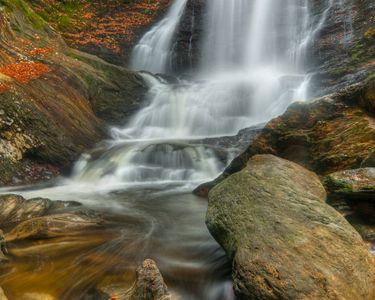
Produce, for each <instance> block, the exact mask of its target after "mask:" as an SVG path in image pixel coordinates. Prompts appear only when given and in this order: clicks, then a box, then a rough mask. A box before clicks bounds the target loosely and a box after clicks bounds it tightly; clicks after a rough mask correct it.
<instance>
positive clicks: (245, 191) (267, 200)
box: [206, 155, 375, 300]
mask: <svg viewBox="0 0 375 300" xmlns="http://www.w3.org/2000/svg"><path fill="white" fill-rule="evenodd" d="M325 199H326V192H325V189H324V188H323V186H322V184H321V182H320V180H319V178H318V176H317V175H315V174H314V173H312V172H310V171H308V170H306V169H304V168H303V167H301V166H299V165H297V164H295V163H293V162H290V161H287V160H284V159H281V158H277V157H275V156H272V155H256V156H254V157H252V158H251V159H250V160H249V162H248V163H247V165H246V167H245V168H244V169H243V170H242V171H240V172H238V173H235V174H233V175H231V176H230V177H228V178H227V179H225V180H224V181H222V182H221V183H220V184H218V185H217V186H215V187H214V188H213V189H212V190H211V191H210V193H209V206H208V211H207V219H206V223H207V226H208V228H209V230H210V232H211V233H212V234H213V236H214V237H215V238H216V240H217V241H218V242H219V243H220V244H221V245H222V246H223V248H224V249H225V250H226V252H227V254H228V256H229V257H230V259H232V260H233V280H234V288H235V291H236V293H237V294H238V295H239V297H240V299H275V300H276V299H342V300H344V299H345V300H349V299H350V300H356V299H358V300H370V299H374V298H375V264H374V258H373V257H372V256H371V254H370V251H369V249H368V247H367V246H365V244H364V242H363V241H362V239H361V237H360V236H359V234H358V233H357V232H356V231H355V230H354V229H353V228H352V227H351V226H350V225H349V223H348V222H347V221H346V220H345V219H344V218H343V217H342V216H341V215H340V214H339V213H338V212H337V211H336V210H334V209H333V208H331V207H330V206H329V205H327V204H326V203H325Z"/></svg>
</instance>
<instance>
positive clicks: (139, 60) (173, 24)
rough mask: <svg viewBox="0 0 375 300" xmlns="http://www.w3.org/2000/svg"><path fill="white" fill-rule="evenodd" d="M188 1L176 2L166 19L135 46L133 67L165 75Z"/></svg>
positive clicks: (178, 0)
mask: <svg viewBox="0 0 375 300" xmlns="http://www.w3.org/2000/svg"><path fill="white" fill-rule="evenodd" d="M186 3H187V0H177V1H175V2H174V3H173V4H172V6H171V8H170V9H169V11H168V13H167V15H166V17H165V18H164V19H162V20H161V21H160V22H159V23H158V24H156V25H155V26H154V27H153V28H152V29H151V30H150V31H149V32H147V33H146V34H145V35H144V36H143V38H142V39H141V40H140V42H139V43H138V44H137V45H136V46H135V48H134V50H133V53H132V58H131V67H132V68H133V69H134V70H146V71H149V72H152V73H165V72H166V71H167V69H168V59H169V58H170V57H171V43H172V39H173V35H174V33H175V32H176V29H177V27H178V24H179V21H180V19H181V16H182V14H183V12H184V9H185V6H186Z"/></svg>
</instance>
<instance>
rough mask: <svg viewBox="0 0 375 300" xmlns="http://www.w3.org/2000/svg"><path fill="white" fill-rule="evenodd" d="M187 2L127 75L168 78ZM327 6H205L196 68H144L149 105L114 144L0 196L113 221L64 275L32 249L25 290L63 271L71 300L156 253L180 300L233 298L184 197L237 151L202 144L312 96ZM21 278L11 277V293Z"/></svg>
mask: <svg viewBox="0 0 375 300" xmlns="http://www.w3.org/2000/svg"><path fill="white" fill-rule="evenodd" d="M187 3H188V1H187V0H174V1H173V2H172V5H171V7H170V9H169V11H168V12H167V14H166V16H165V18H164V19H162V20H161V21H160V22H159V23H157V24H156V25H155V26H153V28H151V29H150V31H149V32H147V33H146V34H145V35H144V36H143V37H142V39H141V40H140V41H139V43H138V45H137V46H136V47H135V48H134V51H133V53H132V62H131V67H132V68H133V69H134V70H143V71H148V72H151V73H168V71H169V70H170V69H171V64H173V61H172V60H171V53H172V48H173V40H174V37H175V35H176V34H177V33H178V28H179V24H180V22H181V18H182V17H183V16H184V12H185V8H186V5H187ZM332 5H333V1H331V0H328V1H327V6H326V9H325V10H324V11H323V13H322V15H320V16H318V17H314V18H312V16H310V15H309V1H308V0H283V1H282V0H207V7H206V10H205V12H204V14H203V15H202V16H199V17H201V18H205V20H204V24H205V26H204V29H203V36H202V45H201V50H202V53H201V57H200V64H199V66H198V68H197V69H198V71H197V72H196V73H195V74H194V76H193V77H192V78H190V79H189V80H186V79H184V80H182V79H176V80H173V82H169V81H167V80H165V79H163V77H161V76H153V75H151V74H150V73H147V72H143V73H142V76H143V78H144V80H145V82H146V83H147V84H148V86H149V92H148V94H147V99H146V101H145V102H146V103H149V104H148V105H147V106H146V107H144V108H143V109H141V110H140V111H139V112H137V113H136V114H135V115H134V117H133V118H132V119H131V120H130V122H129V123H128V124H127V125H126V126H125V127H122V128H113V129H112V131H111V133H112V140H110V141H107V142H106V144H105V145H104V146H102V147H100V148H99V149H97V150H96V151H93V153H92V154H91V155H89V154H85V155H82V157H81V159H80V160H79V161H78V162H77V163H76V165H75V167H74V171H73V174H72V176H71V177H69V178H63V179H59V180H58V181H57V183H55V184H53V185H50V186H41V187H38V186H35V187H32V188H30V187H26V188H24V189H22V190H20V189H18V188H11V189H3V191H2V192H3V193H4V192H17V193H20V194H22V195H24V196H25V197H27V198H30V197H47V198H50V199H53V200H76V201H79V202H81V203H83V204H84V206H85V207H86V208H90V209H93V210H95V211H99V212H100V213H101V214H103V215H104V216H106V218H107V220H111V222H110V223H109V224H110V226H108V224H107V228H106V230H107V232H108V237H106V240H105V243H104V244H102V245H101V246H100V247H98V248H95V249H89V250H88V251H87V252H84V253H81V252H79V251H81V250H74V249H69V250H70V251H71V253H73V254H74V255H79V256H78V258H77V259H74V260H73V259H72V260H69V261H63V262H62V263H63V264H62V265H63V266H64V267H63V268H58V267H53V263H51V262H55V260H54V258H50V257H49V256H48V255H47V254H45V253H43V255H40V254H38V255H39V256H40V257H43V259H40V260H39V259H38V261H37V262H35V261H33V263H34V264H35V266H33V267H29V268H28V269H27V270H30V273H27V272H26V275H27V276H25V278H27V280H25V285H26V288H29V286H32V285H33V282H32V280H31V279H32V276H31V273H32V272H34V270H37V271H38V272H39V273H40V272H41V273H45V274H47V275H46V277H48V276H49V274H50V273H51V274H55V275H56V276H60V277H61V274H62V273H63V276H64V278H68V279H69V280H68V281H67V282H71V286H70V288H66V286H64V289H63V291H64V293H63V297H61V299H79V298H77V297H76V295H77V293H78V294H79V295H84V294H85V292H86V291H87V290H86V289H87V288H88V287H91V286H95V284H96V281H94V280H93V278H94V279H95V280H98V279H101V278H102V277H103V276H107V275H108V273H110V272H111V271H113V270H118V269H119V268H120V269H121V270H127V271H129V270H132V271H134V269H135V267H136V265H137V264H139V263H140V262H141V261H142V260H143V259H144V258H148V257H152V258H154V259H155V260H156V261H157V263H158V265H159V267H160V268H161V271H162V273H163V275H164V276H165V277H166V278H167V280H169V282H168V283H170V284H169V287H170V288H171V290H172V291H177V292H178V294H179V295H180V296H181V299H193V300H231V299H234V295H233V291H232V289H231V283H230V280H229V278H228V275H229V272H230V270H229V268H226V267H225V266H226V265H227V259H226V257H225V256H224V253H223V251H222V250H221V249H220V248H219V246H218V245H217V244H216V242H215V241H214V240H213V238H212V237H211V236H210V234H209V233H208V231H207V228H206V227H205V225H204V212H205V210H206V202H204V201H203V200H201V199H197V198H196V197H194V196H193V195H192V194H191V193H190V192H191V191H192V189H193V188H194V187H196V186H197V185H199V184H200V183H203V182H206V181H209V180H212V179H213V178H215V177H216V176H217V175H218V174H219V173H220V172H221V171H222V170H223V168H224V167H225V166H226V164H228V163H229V161H230V160H231V158H233V155H234V154H235V153H236V152H235V151H236V149H231V145H227V147H226V148H227V149H224V150H225V151H223V149H218V148H217V147H216V146H214V145H213V144H210V143H208V142H206V141H203V139H204V138H207V137H215V138H218V137H221V136H226V135H236V134H237V133H238V131H239V130H240V129H242V128H246V127H249V126H252V125H255V124H260V123H263V122H266V121H268V120H269V119H271V118H272V117H275V116H277V115H279V114H281V113H283V112H284V111H285V109H286V108H287V107H288V105H290V104H291V103H292V102H294V101H305V100H306V99H308V98H309V80H310V74H309V73H308V71H307V69H306V63H307V62H308V49H309V47H310V46H311V44H312V43H313V42H314V39H315V38H316V37H317V35H318V33H319V31H320V30H321V29H322V28H323V27H324V23H325V21H326V19H327V16H328V13H329V11H330V9H331V7H332ZM237 151H238V149H237ZM186 192H187V193H186ZM96 234H103V232H102V231H100V230H98V232H95V235H96ZM77 239H78V240H80V239H81V240H86V239H87V237H86V236H82V237H80V236H78V237H77ZM51 243H52V244H51V248H53V246H54V245H53V240H51ZM72 245H73V246H72V247H73V248H74V243H73V244H72ZM46 249H47V247H46ZM76 252H77V253H76ZM101 256H103V257H104V258H105V259H103V260H98V261H97V262H96V264H95V265H94V266H93V267H94V269H95V272H93V274H92V275H90V276H93V277H92V278H91V277H90V276H82V275H81V274H91V273H90V271H92V270H87V269H86V268H87V266H86V265H85V264H81V265H79V263H80V262H81V261H84V259H85V258H86V257H89V258H92V257H95V258H97V257H99V258H100V257H101ZM79 258H81V260H80V259H79ZM108 258H109V260H108ZM59 259H61V255H60V256H58V257H57V258H56V261H58V260H59ZM98 264H99V266H98ZM57 265H58V264H57ZM46 266H47V267H46ZM89 267H92V266H89ZM87 271H88V272H87ZM86 272H87V273H86ZM8 275H9V274H8ZM8 275H7V276H8ZM18 275H19V274H18V273H17V272H15V273H14V276H11V277H10V281H11V280H12V278H13V280H14V282H15V285H14V286H15V287H17V284H20V283H19V282H20V280H19V278H18V277H17V276H18ZM51 276H52V275H51ZM60 277H58V278H60ZM29 278H31V279H30V280H31V281H30V282H29V281H28V280H29ZM0 279H1V278H0ZM82 282H83V283H84V284H83V283H82ZM82 285H83V286H84V287H85V289H83V288H82ZM3 287H4V286H3ZM15 290H17V289H15Z"/></svg>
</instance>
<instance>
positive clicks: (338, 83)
mask: <svg viewBox="0 0 375 300" xmlns="http://www.w3.org/2000/svg"><path fill="white" fill-rule="evenodd" d="M326 2H327V1H321V0H316V1H312V3H311V5H312V7H313V11H314V15H321V14H322V13H323V12H324V10H325V9H326V8H327V7H326V4H327V3H326ZM311 55H312V57H311V58H312V68H313V70H315V71H316V72H317V73H316V76H314V80H313V83H314V84H315V86H314V87H312V89H314V90H316V88H319V89H320V93H319V94H320V95H323V94H327V93H330V92H333V91H336V90H339V89H340V88H343V87H345V86H348V85H350V84H353V83H356V82H359V81H362V80H364V79H366V78H368V77H369V76H371V75H372V74H374V72H375V60H374V57H375V3H374V1H372V0H345V1H333V4H332V7H331V8H330V9H329V11H328V14H327V18H326V21H325V25H324V26H323V28H322V29H321V30H320V31H319V32H317V34H316V38H315V40H314V44H313V48H312V52H311Z"/></svg>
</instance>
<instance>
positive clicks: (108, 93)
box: [0, 0, 146, 184]
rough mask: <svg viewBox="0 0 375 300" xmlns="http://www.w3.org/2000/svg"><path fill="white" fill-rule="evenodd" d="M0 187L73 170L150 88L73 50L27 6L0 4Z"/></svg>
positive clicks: (111, 67) (115, 67)
mask: <svg viewBox="0 0 375 300" xmlns="http://www.w3.org/2000/svg"><path fill="white" fill-rule="evenodd" d="M0 4H1V5H0V173H1V176H0V183H1V184H12V183H19V182H32V181H34V180H38V179H44V178H46V177H50V176H52V175H54V174H56V173H58V172H59V171H60V170H62V169H65V168H68V167H69V166H70V165H71V163H72V162H73V161H75V160H76V159H77V157H78V156H79V154H80V153H82V152H83V151H85V150H87V149H89V148H90V147H92V146H93V145H94V144H95V143H97V142H98V141H100V140H101V139H103V138H104V137H105V136H106V134H107V125H106V124H108V123H110V124H118V125H119V124H123V123H124V122H126V119H127V117H129V116H130V115H131V113H132V112H133V111H134V110H135V109H138V108H139V107H140V105H141V100H142V97H143V94H144V93H145V91H146V87H145V86H144V84H143V81H142V79H141V78H140V77H139V76H138V75H137V74H135V73H132V72H130V71H128V70H126V69H124V68H121V67H117V66H114V65H110V64H108V63H106V62H104V61H102V60H100V59H98V58H97V57H94V56H91V55H88V54H85V53H83V52H79V51H77V50H73V49H71V48H69V47H68V46H67V45H66V44H65V42H64V41H63V40H62V38H61V37H60V35H59V34H58V33H57V32H56V31H55V30H54V29H53V28H52V27H50V26H49V25H48V24H47V23H46V22H45V21H44V20H43V19H42V18H40V16H39V15H38V14H36V13H35V12H34V11H33V10H32V9H31V8H30V6H28V5H27V3H26V2H23V1H4V0H3V1H1V2H0Z"/></svg>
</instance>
